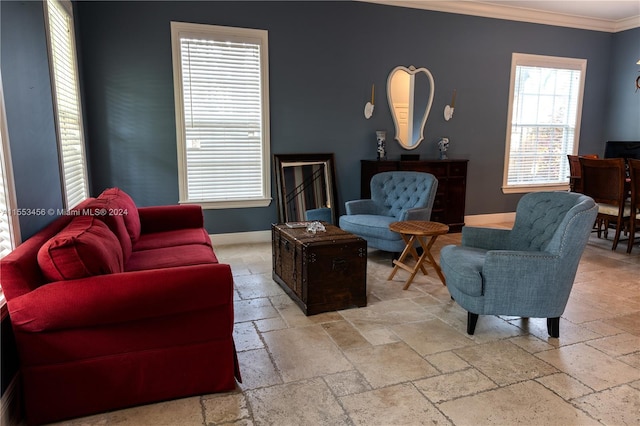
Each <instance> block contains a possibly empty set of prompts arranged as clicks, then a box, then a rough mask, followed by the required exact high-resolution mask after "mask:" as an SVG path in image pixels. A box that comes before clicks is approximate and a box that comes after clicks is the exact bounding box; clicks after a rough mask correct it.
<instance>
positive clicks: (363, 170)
mask: <svg viewBox="0 0 640 426" xmlns="http://www.w3.org/2000/svg"><path fill="white" fill-rule="evenodd" d="M468 162H469V160H417V161H400V160H396V161H393V160H361V162H360V197H361V198H371V187H370V182H371V177H372V176H373V175H375V174H376V173H381V172H389V171H395V170H407V171H415V172H427V173H431V174H432V175H434V176H435V177H436V178H437V179H438V191H437V193H436V199H435V201H434V203H433V210H432V213H431V220H433V221H434V222H441V223H445V224H447V225H449V230H450V232H460V230H461V229H462V227H463V226H464V202H465V196H466V192H467V163H468Z"/></svg>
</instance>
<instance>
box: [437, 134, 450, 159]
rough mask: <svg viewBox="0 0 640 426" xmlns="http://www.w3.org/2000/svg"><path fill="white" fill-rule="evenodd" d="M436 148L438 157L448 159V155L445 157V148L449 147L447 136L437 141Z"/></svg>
mask: <svg viewBox="0 0 640 426" xmlns="http://www.w3.org/2000/svg"><path fill="white" fill-rule="evenodd" d="M438 149H439V150H440V159H441V160H446V159H448V158H449V157H447V150H448V149H449V138H442V139H440V140H439V141H438Z"/></svg>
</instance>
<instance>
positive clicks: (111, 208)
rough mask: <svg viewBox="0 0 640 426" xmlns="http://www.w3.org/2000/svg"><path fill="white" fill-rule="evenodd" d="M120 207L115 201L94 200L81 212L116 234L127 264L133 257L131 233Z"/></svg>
mask: <svg viewBox="0 0 640 426" xmlns="http://www.w3.org/2000/svg"><path fill="white" fill-rule="evenodd" d="M120 210H121V209H120V207H119V206H118V203H116V202H115V201H114V200H113V199H110V198H93V199H92V201H91V202H90V203H86V204H85V205H84V206H83V209H82V210H80V214H81V215H85V216H93V217H95V218H96V219H100V220H101V221H102V222H104V223H105V224H106V225H107V226H108V227H109V229H110V230H111V232H113V233H114V234H115V236H116V237H117V238H118V241H120V246H121V247H122V257H123V259H124V263H127V260H129V257H130V256H131V250H132V244H131V237H130V236H129V231H128V230H127V226H126V224H125V222H124V215H123V214H119V213H121V212H120Z"/></svg>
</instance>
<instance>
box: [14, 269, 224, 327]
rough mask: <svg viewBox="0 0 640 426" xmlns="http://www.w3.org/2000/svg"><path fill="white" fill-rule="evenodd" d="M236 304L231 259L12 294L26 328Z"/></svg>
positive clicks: (105, 321)
mask: <svg viewBox="0 0 640 426" xmlns="http://www.w3.org/2000/svg"><path fill="white" fill-rule="evenodd" d="M230 304H231V305H232V304H233V276H232V274H231V267H230V266H229V265H226V264H207V265H193V266H183V267H175V268H166V269H153V270H147V271H136V272H124V273H117V274H108V275H97V276H93V277H89V278H82V279H78V280H68V281H59V282H53V283H50V284H46V285H43V286H42V287H39V288H37V289H36V290H33V291H31V292H29V293H27V294H24V295H22V296H19V297H16V298H14V299H12V300H11V301H10V302H9V304H8V306H9V315H10V316H11V321H12V323H13V325H14V327H16V328H17V329H20V330H21V331H23V332H34V333H37V332H43V331H54V330H62V329H73V328H86V327H89V326H100V325H106V324H114V323H124V322H128V321H135V320H141V319H147V318H155V317H164V316H169V315H174V314H179V313H184V312H191V311H197V310H205V309H212V308H215V307H216V306H223V305H226V306H228V305H230Z"/></svg>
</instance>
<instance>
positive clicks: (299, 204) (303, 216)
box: [273, 154, 338, 224]
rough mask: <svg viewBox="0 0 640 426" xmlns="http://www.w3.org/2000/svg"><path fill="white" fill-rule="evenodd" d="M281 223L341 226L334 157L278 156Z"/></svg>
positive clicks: (275, 157)
mask: <svg viewBox="0 0 640 426" xmlns="http://www.w3.org/2000/svg"><path fill="white" fill-rule="evenodd" d="M273 157H274V160H275V161H274V167H275V175H276V190H277V192H278V220H279V221H280V222H300V221H305V220H323V221H325V222H329V223H332V224H335V223H337V222H336V218H337V214H338V211H337V204H336V200H337V189H336V177H335V170H334V168H335V166H334V164H335V162H334V159H333V154H275V155H274V156H273Z"/></svg>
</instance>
